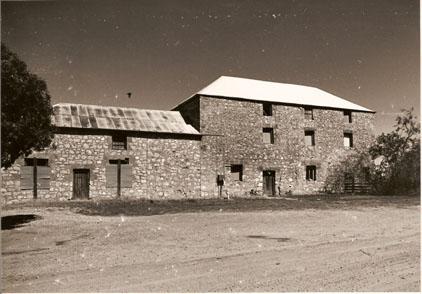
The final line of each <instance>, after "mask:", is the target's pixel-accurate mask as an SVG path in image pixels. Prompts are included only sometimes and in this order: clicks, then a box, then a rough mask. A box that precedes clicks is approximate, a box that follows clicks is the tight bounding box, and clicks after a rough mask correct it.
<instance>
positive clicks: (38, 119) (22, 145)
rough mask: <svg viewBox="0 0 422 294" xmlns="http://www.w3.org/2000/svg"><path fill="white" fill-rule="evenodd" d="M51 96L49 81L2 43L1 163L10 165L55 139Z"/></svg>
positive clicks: (5, 166) (3, 165) (5, 165)
mask: <svg viewBox="0 0 422 294" xmlns="http://www.w3.org/2000/svg"><path fill="white" fill-rule="evenodd" d="M52 113H53V110H52V107H51V104H50V95H49V94H48V92H47V86H46V83H45V82H44V81H43V80H41V79H40V78H39V77H37V76H36V75H34V74H31V73H30V72H28V70H27V66H26V64H25V63H24V62H23V61H21V60H20V59H19V58H18V56H17V55H16V54H15V53H13V52H11V51H10V50H9V49H8V48H7V47H6V46H5V45H4V44H1V166H2V167H3V168H8V167H10V166H11V165H12V164H13V163H14V162H15V160H16V159H17V158H19V157H20V156H22V155H25V156H26V155H28V154H30V153H31V151H32V150H42V149H43V148H45V147H47V146H48V145H49V144H50V142H51V139H52V126H51V115H52Z"/></svg>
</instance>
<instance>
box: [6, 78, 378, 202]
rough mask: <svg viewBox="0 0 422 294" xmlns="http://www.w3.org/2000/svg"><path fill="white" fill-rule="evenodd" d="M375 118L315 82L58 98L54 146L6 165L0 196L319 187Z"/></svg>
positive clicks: (223, 82)
mask: <svg viewBox="0 0 422 294" xmlns="http://www.w3.org/2000/svg"><path fill="white" fill-rule="evenodd" d="M373 117H374V112H373V111H372V110H370V109H367V108H364V107H362V106H359V105H357V104H354V103H352V102H349V101H347V100H344V99H341V98H339V97H336V96H334V95H332V94H329V93H327V92H324V91H322V90H319V89H317V88H313V87H305V86H299V85H289V84H280V83H273V82H264V81H257V80H250V79H242V78H234V77H220V78H219V79H217V80H216V81H214V82H213V83H211V84H210V85H209V86H207V87H206V88H204V89H202V90H201V91H199V92H198V93H195V94H194V95H192V96H191V97H190V98H188V99H187V100H185V101H183V102H182V103H180V104H179V105H177V106H176V107H175V108H174V110H173V111H160V110H142V109H135V108H122V107H104V106H96V105H81V104H57V105H55V106H54V115H53V118H52V120H53V123H54V125H55V126H56V131H55V136H54V139H53V142H52V144H51V146H50V147H49V148H48V149H46V150H44V151H43V152H34V153H33V154H31V156H29V157H28V158H21V159H19V160H18V161H17V162H16V163H15V164H14V165H13V166H12V167H11V168H9V169H8V170H6V171H4V170H2V187H1V192H2V202H7V203H11V202H17V201H24V200H29V199H33V198H39V199H57V200H66V199H84V198H93V199H107V198H119V197H122V198H153V199H168V198H173V199H179V198H211V197H226V196H243V197H250V196H256V195H268V196H276V195H285V194H286V193H287V194H289V193H295V194H314V193H319V192H322V191H323V189H324V185H325V181H326V178H327V176H328V173H329V167H330V165H332V164H333V163H335V162H336V161H338V160H339V158H344V156H346V155H347V154H349V153H350V152H353V150H356V149H365V148H367V146H368V145H369V144H370V143H371V141H372V140H373V139H374V136H373ZM35 187H36V188H35Z"/></svg>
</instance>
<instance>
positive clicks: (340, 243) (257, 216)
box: [2, 197, 420, 292]
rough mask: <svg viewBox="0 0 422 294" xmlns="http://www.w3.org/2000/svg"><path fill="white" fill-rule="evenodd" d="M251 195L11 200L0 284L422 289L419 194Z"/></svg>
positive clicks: (119, 288)
mask: <svg viewBox="0 0 422 294" xmlns="http://www.w3.org/2000/svg"><path fill="white" fill-rule="evenodd" d="M318 199H319V200H318ZM248 201H249V202H248ZM248 201H246V200H218V201H208V202H206V201H205V202H189V201H185V202H163V203H155V202H154V203H151V202H147V201H144V202H123V201H120V202H116V201H114V202H113V201H112V202H101V203H95V202H92V201H91V202H83V203H75V202H69V203H67V204H66V203H65V204H59V203H50V204H48V203H38V204H36V205H28V204H27V205H15V206H7V207H5V208H3V211H2V262H3V271H2V290H3V292H4V291H6V292H81V291H83V292H149V291H153V292H163V291H173V292H198V291H200V292H214V291H218V292H231V291H235V292H241V291H249V292H251V291H260V292H263V291H277V292H281V291H419V290H420V201H419V198H417V197H410V198H409V197H407V198H406V197H403V198H400V197H396V198H385V199H384V200H383V198H379V197H378V198H371V197H366V198H365V197H360V198H359V197H355V198H350V197H349V198H348V197H345V198H342V197H338V198H337V199H336V200H334V201H333V200H327V199H324V198H321V197H314V198H306V199H305V198H304V199H302V198H287V199H279V200H268V201H267V202H266V200H248ZM254 207H255V208H254ZM183 208H184V209H183ZM125 211H126V212H127V213H124V212H125ZM19 224H20V225H19Z"/></svg>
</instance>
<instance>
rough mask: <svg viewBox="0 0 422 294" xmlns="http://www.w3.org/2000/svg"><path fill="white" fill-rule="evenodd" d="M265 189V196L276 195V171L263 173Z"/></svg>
mask: <svg viewBox="0 0 422 294" xmlns="http://www.w3.org/2000/svg"><path fill="white" fill-rule="evenodd" d="M263 188H264V194H265V195H268V196H274V193H275V171H273V170H264V171H263Z"/></svg>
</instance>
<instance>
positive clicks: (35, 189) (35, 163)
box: [33, 157, 38, 199]
mask: <svg viewBox="0 0 422 294" xmlns="http://www.w3.org/2000/svg"><path fill="white" fill-rule="evenodd" d="M37 173H38V171H37V158H36V157H34V173H33V183H34V199H37V197H38V187H37V186H38V183H37Z"/></svg>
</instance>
